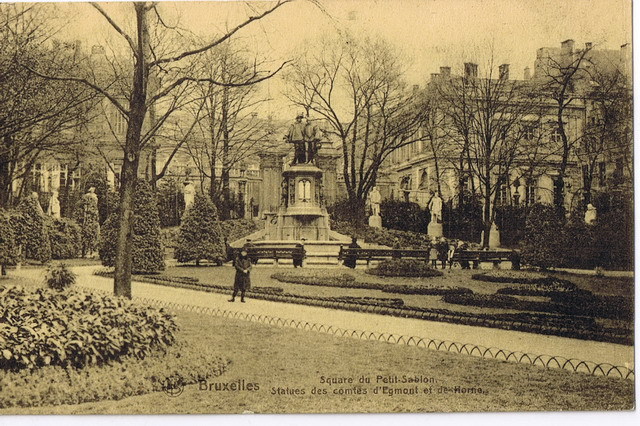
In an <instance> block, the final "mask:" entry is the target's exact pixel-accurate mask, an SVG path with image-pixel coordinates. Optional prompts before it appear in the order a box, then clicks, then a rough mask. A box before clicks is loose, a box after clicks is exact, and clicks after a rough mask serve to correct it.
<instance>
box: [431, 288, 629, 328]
mask: <svg viewBox="0 0 640 426" xmlns="http://www.w3.org/2000/svg"><path fill="white" fill-rule="evenodd" d="M442 300H443V301H444V302H446V303H453V304H457V305H465V306H478V307H482V308H498V309H514V310H521V311H533V312H548V313H558V314H564V315H570V316H571V315H572V316H586V317H591V318H609V319H616V320H626V321H630V320H632V319H633V304H632V303H630V301H628V300H625V298H623V297H619V296H596V295H592V294H588V293H587V294H585V293H583V292H575V293H571V292H564V293H559V294H558V293H556V294H555V295H554V296H553V297H552V298H551V300H550V301H549V302H540V301H530V300H521V299H518V298H516V297H513V296H508V295H505V294H447V295H444V296H443V297H442Z"/></svg>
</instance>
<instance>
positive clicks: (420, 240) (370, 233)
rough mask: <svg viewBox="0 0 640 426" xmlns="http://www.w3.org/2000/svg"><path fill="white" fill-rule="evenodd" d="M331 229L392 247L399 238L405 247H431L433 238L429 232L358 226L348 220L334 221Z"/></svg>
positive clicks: (370, 242) (371, 242)
mask: <svg viewBox="0 0 640 426" xmlns="http://www.w3.org/2000/svg"><path fill="white" fill-rule="evenodd" d="M331 229H332V230H334V231H336V232H339V233H341V234H344V235H352V236H355V237H357V238H358V239H362V240H364V241H365V242H366V243H369V244H380V245H383V246H388V247H392V246H393V245H394V242H395V241H396V239H398V241H399V242H400V246H401V247H403V248H411V249H428V248H429V247H431V238H430V237H429V236H428V235H427V234H423V233H419V232H408V231H398V230H395V229H384V228H383V229H378V228H372V227H370V226H362V227H359V228H356V227H354V226H352V225H350V224H349V223H346V222H332V223H331Z"/></svg>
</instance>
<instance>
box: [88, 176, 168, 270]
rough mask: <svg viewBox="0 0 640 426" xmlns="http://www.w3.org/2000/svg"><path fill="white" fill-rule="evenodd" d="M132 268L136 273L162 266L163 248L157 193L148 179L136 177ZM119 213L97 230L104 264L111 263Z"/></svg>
mask: <svg viewBox="0 0 640 426" xmlns="http://www.w3.org/2000/svg"><path fill="white" fill-rule="evenodd" d="M133 206H134V208H133V218H132V221H133V235H132V246H131V256H132V257H131V261H132V269H133V271H134V272H136V273H150V272H157V271H161V270H163V269H164V250H163V247H162V243H161V237H160V216H159V214H158V202H157V199H156V194H155V193H154V191H153V189H152V188H151V185H150V184H149V182H147V181H145V180H142V179H138V181H137V183H136V187H135V196H134V200H133ZM118 214H119V212H118V211H116V212H114V213H113V214H112V215H111V216H109V219H107V221H106V222H105V224H104V226H103V227H102V229H101V231H100V244H99V253H100V259H101V260H102V264H103V265H104V266H114V264H115V259H116V246H115V244H114V241H116V238H117V235H118V232H119V231H120V227H119V226H118V225H119V222H118Z"/></svg>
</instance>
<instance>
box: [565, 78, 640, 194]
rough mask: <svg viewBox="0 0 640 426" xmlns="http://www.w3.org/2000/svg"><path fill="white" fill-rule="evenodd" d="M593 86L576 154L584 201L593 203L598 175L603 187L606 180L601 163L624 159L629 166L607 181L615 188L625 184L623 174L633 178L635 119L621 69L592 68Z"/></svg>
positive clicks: (587, 97) (587, 102) (590, 84)
mask: <svg viewBox="0 0 640 426" xmlns="http://www.w3.org/2000/svg"><path fill="white" fill-rule="evenodd" d="M606 68H608V67H606ZM588 74H589V86H590V87H588V88H587V89H586V93H585V101H586V102H585V103H586V104H587V105H589V106H590V107H589V110H588V111H586V115H587V118H586V120H587V122H586V123H585V125H584V129H583V136H582V138H581V143H580V144H579V145H578V146H576V154H577V158H578V160H579V161H580V163H581V164H582V165H583V167H582V172H583V187H582V193H583V201H584V203H585V204H588V203H590V202H591V196H592V186H593V181H594V177H595V176H596V173H597V174H598V175H599V178H600V180H601V181H600V184H601V185H604V184H605V180H606V169H604V170H600V169H599V168H598V167H599V164H600V163H602V164H606V162H605V161H606V160H611V159H623V164H624V165H627V167H628V170H626V173H624V172H623V173H621V172H622V171H621V170H617V174H618V176H615V179H613V180H610V181H609V182H607V183H608V184H609V185H612V186H615V185H616V184H620V183H622V180H621V177H622V175H623V174H626V175H628V176H633V173H632V170H631V166H630V165H631V164H632V161H631V160H630V157H631V153H632V152H633V151H632V149H631V138H630V137H629V133H628V129H629V128H630V126H629V124H630V121H631V120H632V118H631V117H632V115H631V110H632V100H631V98H630V96H629V94H630V91H629V89H628V87H627V79H626V77H625V76H624V74H623V72H622V71H621V70H620V69H618V68H617V67H613V69H600V68H598V67H593V68H592V67H589V69H588Z"/></svg>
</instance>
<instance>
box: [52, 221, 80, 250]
mask: <svg viewBox="0 0 640 426" xmlns="http://www.w3.org/2000/svg"><path fill="white" fill-rule="evenodd" d="M47 225H48V227H49V236H50V239H51V257H52V258H53V259H72V258H75V257H78V255H79V254H80V252H81V250H82V236H81V230H80V226H78V224H77V223H76V221H75V220H73V219H67V218H62V219H56V218H48V219H47Z"/></svg>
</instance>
